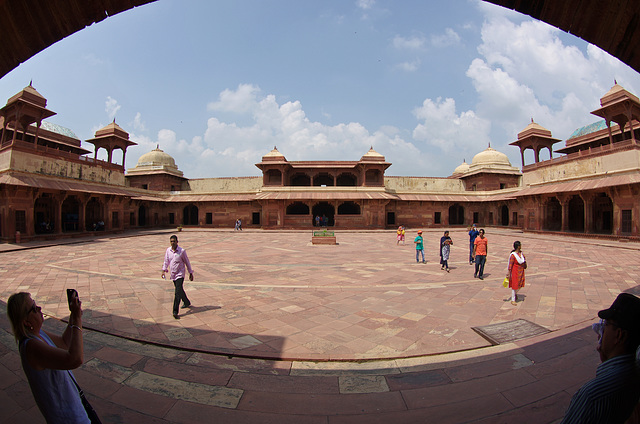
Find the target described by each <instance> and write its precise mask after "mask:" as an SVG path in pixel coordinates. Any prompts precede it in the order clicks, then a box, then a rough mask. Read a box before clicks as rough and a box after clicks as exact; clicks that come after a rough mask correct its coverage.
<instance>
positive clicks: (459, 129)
mask: <svg viewBox="0 0 640 424" xmlns="http://www.w3.org/2000/svg"><path fill="white" fill-rule="evenodd" d="M413 114H414V115H415V117H416V118H417V119H418V120H419V121H421V123H420V124H418V125H417V126H416V127H415V128H414V130H413V138H414V139H415V140H418V141H424V142H426V143H427V144H428V145H430V146H432V147H435V148H437V149H438V150H439V151H440V152H441V153H444V154H445V155H452V154H454V153H457V154H458V155H462V156H463V157H468V156H470V155H475V154H476V153H478V152H479V151H481V150H484V148H480V146H487V145H488V144H489V142H490V141H491V139H490V138H489V131H490V129H491V123H490V121H489V120H486V119H483V118H480V117H479V116H477V115H476V113H475V112H474V111H472V110H468V111H466V112H461V113H459V114H458V113H457V111H456V102H455V100H453V99H451V98H447V99H444V100H443V99H442V98H440V97H438V98H437V99H436V100H435V101H433V100H431V99H426V100H425V101H424V102H423V103H422V106H420V107H418V108H415V109H414V111H413ZM462 159H463V158H462V157H461V158H460V162H462ZM451 171H453V169H451Z"/></svg>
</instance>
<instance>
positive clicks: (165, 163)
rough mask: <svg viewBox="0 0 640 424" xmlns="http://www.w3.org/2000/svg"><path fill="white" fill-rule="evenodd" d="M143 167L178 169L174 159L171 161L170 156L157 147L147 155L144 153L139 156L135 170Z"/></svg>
mask: <svg viewBox="0 0 640 424" xmlns="http://www.w3.org/2000/svg"><path fill="white" fill-rule="evenodd" d="M143 166H145V167H146V166H154V167H156V166H161V167H167V168H175V169H178V167H177V166H176V161H175V159H173V158H172V157H171V155H169V154H167V153H165V152H163V151H162V150H160V148H159V147H156V148H155V149H153V150H152V151H150V152H149V153H145V154H144V155H142V156H140V159H138V164H137V165H136V168H137V167H143Z"/></svg>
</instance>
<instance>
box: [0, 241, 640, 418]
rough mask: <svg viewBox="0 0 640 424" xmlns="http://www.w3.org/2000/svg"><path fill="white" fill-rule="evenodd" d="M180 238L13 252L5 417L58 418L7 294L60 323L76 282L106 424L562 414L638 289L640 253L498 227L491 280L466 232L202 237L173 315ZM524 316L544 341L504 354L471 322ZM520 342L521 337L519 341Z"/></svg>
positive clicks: (1, 392)
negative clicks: (514, 259)
mask: <svg viewBox="0 0 640 424" xmlns="http://www.w3.org/2000/svg"><path fill="white" fill-rule="evenodd" d="M170 234H171V232H168V231H156V232H152V231H150V232H140V233H125V234H122V235H117V236H102V237H94V236H89V237H83V238H78V239H70V240H59V241H53V242H31V243H25V244H21V245H14V244H0V264H1V265H0V278H2V282H3V283H2V288H1V289H0V292H1V293H0V297H1V301H2V302H1V303H0V309H2V316H1V317H0V323H1V325H0V328H1V330H0V357H2V361H1V365H0V410H2V411H3V412H2V414H1V415H0V423H1V422H11V423H21V422H25V423H26V422H29V423H38V422H44V420H43V418H42V416H41V415H40V413H39V411H38V409H37V407H36V406H35V404H34V401H33V397H32V396H31V393H30V391H29V387H28V384H27V383H26V380H25V377H24V373H23V372H22V369H21V366H20V359H19V356H18V354H17V350H16V346H15V342H14V340H13V337H12V335H11V333H10V326H9V323H8V320H7V318H6V307H5V305H6V299H7V298H8V297H9V295H10V294H11V293H14V292H17V291H28V292H30V293H31V294H32V296H33V298H34V299H35V300H36V301H37V303H38V304H39V305H40V306H42V309H43V313H45V315H46V316H47V317H49V318H48V320H47V322H46V323H45V328H47V329H51V330H55V331H57V330H58V329H61V328H62V326H63V325H64V323H61V322H60V321H59V319H66V317H67V316H68V307H67V304H66V294H65V289H66V288H71V287H72V288H76V289H77V290H78V292H79V293H80V297H81V299H82V301H83V309H84V316H83V321H84V327H85V332H84V334H85V363H84V364H83V365H82V366H81V367H80V368H79V369H78V370H76V371H75V375H76V376H77V378H78V381H79V383H80V385H81V387H83V389H84V390H85V392H86V393H88V398H89V400H90V401H91V402H92V404H93V405H94V407H95V409H96V410H97V411H98V413H99V415H100V416H101V418H102V421H103V422H105V423H120V422H125V423H168V422H171V423H174V422H175V423H182V422H184V423H187V422H188V423H194V422H221V423H227V422H229V423H244V422H246V423H271V422H273V423H326V424H329V423H331V424H333V423H359V422H363V423H364V422H367V423H378V422H380V423H382V422H385V423H388V422H393V423H414V422H434V423H463V422H482V423H509V422H513V421H514V420H515V419H516V417H517V420H518V422H531V423H544V422H557V421H559V419H561V417H562V415H563V413H564V411H565V410H566V408H567V406H568V403H569V400H570V398H571V395H572V394H573V393H574V392H575V390H577V388H578V387H580V386H581V385H582V384H583V383H584V382H585V381H587V380H589V379H590V378H592V377H593V376H594V375H595V367H596V366H597V364H598V362H599V360H598V355H597V353H596V352H595V334H594V333H593V332H592V331H591V330H590V328H589V327H590V325H591V323H593V322H595V319H596V315H597V312H598V310H600V309H603V308H605V307H608V306H609V305H610V304H611V302H612V301H613V299H615V297H616V296H617V294H618V293H620V292H622V291H628V292H631V293H634V294H640V286H638V281H640V279H639V278H640V277H639V274H640V245H638V244H636V243H625V242H620V241H602V240H595V239H583V238H573V237H561V236H552V235H540V234H529V233H522V232H520V231H516V230H511V229H505V228H487V238H488V239H489V255H488V259H487V265H486V267H485V278H484V280H479V279H475V278H473V266H470V265H469V263H468V246H469V243H468V236H467V235H466V231H464V229H454V230H452V231H451V237H452V238H453V240H454V245H453V246H452V249H451V259H450V261H449V263H450V268H451V272H450V273H446V272H445V271H442V270H441V269H440V264H439V263H438V262H439V258H438V250H437V247H438V242H439V238H440V236H441V235H442V231H440V230H437V231H436V230H426V231H425V233H424V236H425V249H426V254H427V263H426V264H417V263H416V261H415V249H414V246H413V242H412V241H413V237H414V236H415V231H414V230H411V231H407V242H406V244H405V245H404V246H403V245H400V246H397V245H396V239H395V231H363V232H356V231H340V230H337V231H336V236H337V240H338V243H339V244H338V245H336V246H314V245H312V244H311V231H273V232H271V231H261V230H253V231H252V230H245V231H243V232H234V231H230V230H195V229H193V230H191V229H187V230H185V231H183V232H181V233H179V234H178V236H179V239H180V242H179V244H180V245H181V246H182V247H184V248H185V249H186V250H187V253H188V254H189V258H190V259H191V263H192V266H193V268H194V272H195V281H193V282H185V288H186V292H187V295H188V296H189V298H190V300H191V302H192V307H191V308H188V309H181V311H180V319H179V320H176V319H174V318H173V316H172V312H171V306H172V301H173V285H172V283H171V282H170V281H165V280H162V279H161V278H160V274H161V266H162V259H163V255H164V251H165V249H166V247H167V246H168V241H169V236H170ZM515 240H520V241H521V242H522V244H523V251H524V252H525V255H526V256H527V262H528V264H529V266H528V269H527V271H526V287H525V288H524V289H522V290H521V292H520V294H521V296H520V297H521V298H522V299H523V300H522V301H520V302H518V305H517V306H514V305H512V304H511V303H510V298H509V296H510V292H509V290H508V289H505V288H503V286H502V279H503V278H504V276H505V273H506V266H507V258H508V255H509V252H510V251H511V247H512V244H513V241H515ZM513 320H527V321H528V322H530V323H533V324H537V325H539V326H541V327H543V328H544V329H547V330H549V332H548V333H546V334H542V335H537V336H533V337H527V338H519V337H518V334H514V335H513V336H514V337H513V339H514V341H507V342H503V343H501V344H498V345H492V343H490V342H489V341H487V340H486V339H485V338H483V337H481V336H480V335H479V334H478V333H476V332H475V331H474V330H473V329H472V327H478V326H487V325H490V324H496V323H503V322H509V321H513ZM521 336H522V335H521Z"/></svg>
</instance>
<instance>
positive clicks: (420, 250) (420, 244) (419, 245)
mask: <svg viewBox="0 0 640 424" xmlns="http://www.w3.org/2000/svg"><path fill="white" fill-rule="evenodd" d="M413 242H414V243H415V244H416V262H418V263H420V254H422V263H423V264H426V263H427V261H425V260H424V240H423V238H422V230H418V236H417V237H416V238H415V239H414V240H413Z"/></svg>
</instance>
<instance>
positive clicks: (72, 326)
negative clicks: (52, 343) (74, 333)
mask: <svg viewBox="0 0 640 424" xmlns="http://www.w3.org/2000/svg"><path fill="white" fill-rule="evenodd" d="M69 327H71V328H77V329H78V330H80V331H82V328H80V327H78V326H77V325H69Z"/></svg>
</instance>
